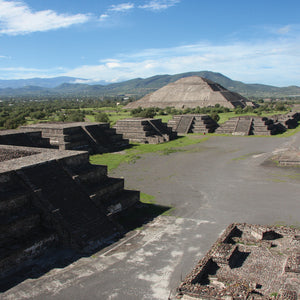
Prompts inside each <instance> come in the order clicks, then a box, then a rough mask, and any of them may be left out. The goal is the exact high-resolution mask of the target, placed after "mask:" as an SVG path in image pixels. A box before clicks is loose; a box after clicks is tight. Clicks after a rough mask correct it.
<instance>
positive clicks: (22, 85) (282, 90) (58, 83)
mask: <svg viewBox="0 0 300 300" xmlns="http://www.w3.org/2000/svg"><path fill="white" fill-rule="evenodd" d="M193 75H197V76H201V77H204V78H207V79H210V80H212V81H214V82H217V83H219V84H221V85H222V86H224V87H225V88H226V89H228V90H231V91H233V92H237V93H239V94H241V95H243V96H245V97H253V96H255V97H287V96H291V95H300V87H298V86H289V87H276V86H270V85H263V84H246V83H243V82H241V81H236V80H232V79H230V78H228V77H226V76H224V75H222V74H221V73H215V72H209V71H201V72H188V73H181V74H176V75H156V76H152V77H149V78H145V79H143V78H135V79H131V80H127V81H123V82H118V83H112V84H106V85H104V84H93V85H91V84H87V83H74V82H84V81H85V80H84V79H79V78H73V77H56V78H34V79H24V80H17V83H16V86H15V88H11V85H10V87H8V86H7V87H6V88H3V85H4V83H3V82H4V81H6V82H7V80H0V96H19V95H23V96H83V95H84V96H87V95H88V96H116V95H131V96H135V97H136V98H137V99H138V98H141V97H142V96H144V95H146V94H148V93H150V92H154V91H156V90H157V89H159V88H161V87H163V86H164V85H167V84H169V83H171V82H174V81H176V80H178V79H180V78H184V77H189V76H193ZM11 82H12V81H11ZM87 82H88V81H87ZM7 83H8V82H7ZM32 83H33V84H32ZM101 83H104V82H101ZM1 84H2V85H1ZM18 85H19V86H18ZM1 87H2V88H1Z"/></svg>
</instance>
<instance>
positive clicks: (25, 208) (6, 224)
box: [0, 145, 139, 279]
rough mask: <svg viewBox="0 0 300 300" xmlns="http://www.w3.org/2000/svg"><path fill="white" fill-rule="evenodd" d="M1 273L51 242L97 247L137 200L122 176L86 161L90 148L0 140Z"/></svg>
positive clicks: (117, 231)
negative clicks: (14, 143)
mask: <svg viewBox="0 0 300 300" xmlns="http://www.w3.org/2000/svg"><path fill="white" fill-rule="evenodd" d="M0 157H1V158H2V161H1V162H0V183H1V185H0V245H1V250H0V274H1V275H0V277H1V278H2V279H3V278H5V276H8V275H9V274H12V273H14V272H16V271H17V270H18V269H21V268H22V266H23V264H22V263H29V262H30V261H31V260H32V259H34V258H35V257H37V256H39V255H41V254H43V253H45V251H46V250H47V249H49V248H51V247H61V246H67V247H72V248H75V249H80V250H88V249H92V248H94V247H99V246H101V245H102V244H103V243H105V241H106V240H107V239H109V238H111V237H112V236H116V235H119V234H120V232H122V227H121V226H120V225H119V224H118V223H117V221H116V218H115V216H117V215H118V213H119V212H120V211H124V210H126V209H127V208H129V207H131V206H133V205H135V204H136V203H138V202H139V192H137V191H130V190H125V189H124V179H119V178H110V177H108V176H107V167H106V166H96V165H91V164H90V163H89V155H88V152H85V151H60V150H54V149H42V148H29V147H17V146H6V145H0Z"/></svg>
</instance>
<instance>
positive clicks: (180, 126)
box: [168, 115, 219, 134]
mask: <svg viewBox="0 0 300 300" xmlns="http://www.w3.org/2000/svg"><path fill="white" fill-rule="evenodd" d="M168 126H169V127H172V129H173V131H176V132H177V133H181V134H186V133H212V132H214V131H215V130H216V128H218V127H219V125H218V124H217V122H215V121H214V120H213V119H212V118H211V117H210V116H208V115H175V116H173V119H172V120H170V121H169V122H168Z"/></svg>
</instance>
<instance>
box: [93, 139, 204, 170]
mask: <svg viewBox="0 0 300 300" xmlns="http://www.w3.org/2000/svg"><path fill="white" fill-rule="evenodd" d="M199 137H200V138H197V139H196V138H194V136H193V135H191V136H190V135H188V136H184V137H180V138H178V139H176V140H173V141H170V142H167V143H162V144H156V145H154V144H131V148H130V149H126V150H124V151H122V152H117V153H104V154H97V155H92V156H90V162H91V163H92V164H98V165H107V166H108V170H112V169H115V168H117V167H118V166H119V165H120V164H121V163H135V162H136V160H137V159H139V158H140V157H141V155H143V154H146V153H158V154H160V155H168V154H171V153H174V152H178V151H185V150H186V149H184V147H186V146H189V145H194V144H198V143H201V142H203V141H206V140H207V139H208V138H209V137H208V136H199Z"/></svg>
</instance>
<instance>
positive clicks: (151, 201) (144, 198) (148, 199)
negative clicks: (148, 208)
mask: <svg viewBox="0 0 300 300" xmlns="http://www.w3.org/2000/svg"><path fill="white" fill-rule="evenodd" d="M154 199H155V197H154V196H152V195H148V194H145V193H141V194H140V201H141V202H142V203H147V204H155V201H154Z"/></svg>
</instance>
